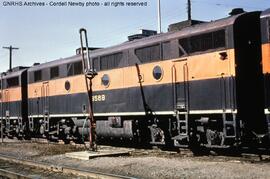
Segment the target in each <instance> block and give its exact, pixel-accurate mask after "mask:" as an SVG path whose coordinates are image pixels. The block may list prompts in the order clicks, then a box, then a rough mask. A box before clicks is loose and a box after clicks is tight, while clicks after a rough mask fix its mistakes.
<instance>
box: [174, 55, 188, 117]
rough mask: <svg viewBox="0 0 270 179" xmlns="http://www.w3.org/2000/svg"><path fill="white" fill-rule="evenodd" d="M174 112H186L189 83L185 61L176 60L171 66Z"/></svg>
mask: <svg viewBox="0 0 270 179" xmlns="http://www.w3.org/2000/svg"><path fill="white" fill-rule="evenodd" d="M172 82H173V96H174V98H173V99H174V102H173V104H174V110H178V111H181V112H188V108H189V86H188V85H189V83H188V64H187V59H183V60H177V61H175V62H174V65H173V66H172Z"/></svg>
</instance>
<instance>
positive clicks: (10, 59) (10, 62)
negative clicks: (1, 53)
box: [3, 45, 19, 70]
mask: <svg viewBox="0 0 270 179" xmlns="http://www.w3.org/2000/svg"><path fill="white" fill-rule="evenodd" d="M3 49H7V50H9V70H11V69H12V51H13V50H19V48H17V47H12V46H11V45H10V46H9V47H3Z"/></svg>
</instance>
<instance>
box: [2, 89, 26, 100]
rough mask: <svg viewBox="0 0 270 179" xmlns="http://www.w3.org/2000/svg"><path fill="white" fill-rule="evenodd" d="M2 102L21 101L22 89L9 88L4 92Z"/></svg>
mask: <svg viewBox="0 0 270 179" xmlns="http://www.w3.org/2000/svg"><path fill="white" fill-rule="evenodd" d="M2 95H3V96H2V98H1V102H2V101H3V102H13V101H21V100H22V95H21V87H15V88H8V89H4V90H3V94H2Z"/></svg>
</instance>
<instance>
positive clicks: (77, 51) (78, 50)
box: [76, 47, 101, 55]
mask: <svg viewBox="0 0 270 179" xmlns="http://www.w3.org/2000/svg"><path fill="white" fill-rule="evenodd" d="M98 49H101V48H97V47H89V50H90V51H94V50H98ZM83 51H84V52H85V51H86V48H85V47H83ZM80 54H81V48H77V49H76V55H80Z"/></svg>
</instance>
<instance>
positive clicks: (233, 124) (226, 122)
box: [222, 113, 236, 139]
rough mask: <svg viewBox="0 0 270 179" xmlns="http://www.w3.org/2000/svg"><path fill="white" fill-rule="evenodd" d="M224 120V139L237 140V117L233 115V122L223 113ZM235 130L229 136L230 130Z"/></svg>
mask: <svg viewBox="0 0 270 179" xmlns="http://www.w3.org/2000/svg"><path fill="white" fill-rule="evenodd" d="M222 119H223V126H224V127H223V134H224V138H225V139H228V138H236V115H235V114H233V117H232V120H228V118H227V117H226V114H225V113H223V114H222ZM231 129H233V132H232V134H228V133H229V132H228V131H229V130H231Z"/></svg>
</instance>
